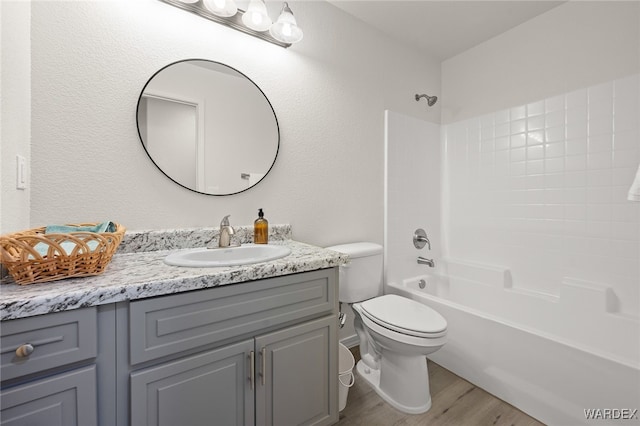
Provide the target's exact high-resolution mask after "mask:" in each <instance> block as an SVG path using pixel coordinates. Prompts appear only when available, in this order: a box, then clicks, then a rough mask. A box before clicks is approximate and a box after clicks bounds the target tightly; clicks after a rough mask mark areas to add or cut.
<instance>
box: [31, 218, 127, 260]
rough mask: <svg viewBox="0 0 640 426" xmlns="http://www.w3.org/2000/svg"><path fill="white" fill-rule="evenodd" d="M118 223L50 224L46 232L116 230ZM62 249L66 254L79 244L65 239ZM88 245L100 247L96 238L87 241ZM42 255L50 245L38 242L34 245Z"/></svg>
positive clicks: (92, 247)
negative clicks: (93, 224) (90, 224)
mask: <svg viewBox="0 0 640 426" xmlns="http://www.w3.org/2000/svg"><path fill="white" fill-rule="evenodd" d="M115 231H116V225H115V224H114V223H113V222H102V223H100V224H98V225H95V226H69V225H49V226H47V227H46V228H45V231H44V232H45V234H68V233H71V232H95V233H102V232H115ZM60 246H61V247H62V249H63V250H64V251H65V252H66V253H64V254H67V255H68V254H71V252H73V250H74V249H75V248H76V246H77V244H76V243H74V242H73V241H65V242H62V243H60ZM87 246H89V249H90V250H91V251H93V250H95V249H96V247H98V242H97V241H95V240H91V241H87ZM33 248H34V249H35V250H36V251H37V252H38V253H40V255H42V256H45V255H46V254H47V251H48V250H49V245H48V244H45V243H38V244H36V245H35V246H34V247H33Z"/></svg>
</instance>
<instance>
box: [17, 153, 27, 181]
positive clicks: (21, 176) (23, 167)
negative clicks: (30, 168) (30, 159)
mask: <svg viewBox="0 0 640 426" xmlns="http://www.w3.org/2000/svg"><path fill="white" fill-rule="evenodd" d="M16 189H27V160H26V159H25V158H24V157H23V156H22V155H16Z"/></svg>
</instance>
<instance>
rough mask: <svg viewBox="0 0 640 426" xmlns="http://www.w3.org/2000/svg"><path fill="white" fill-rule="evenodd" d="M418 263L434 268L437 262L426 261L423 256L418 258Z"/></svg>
mask: <svg viewBox="0 0 640 426" xmlns="http://www.w3.org/2000/svg"><path fill="white" fill-rule="evenodd" d="M418 263H419V264H421V265H427V266H428V267H430V268H433V267H435V266H436V264H435V262H434V261H433V259H425V258H424V257H422V256H418Z"/></svg>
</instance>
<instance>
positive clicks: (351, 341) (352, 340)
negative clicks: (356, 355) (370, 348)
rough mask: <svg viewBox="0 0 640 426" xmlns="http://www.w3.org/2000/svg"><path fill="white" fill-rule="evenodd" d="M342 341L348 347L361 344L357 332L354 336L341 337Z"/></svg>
mask: <svg viewBox="0 0 640 426" xmlns="http://www.w3.org/2000/svg"><path fill="white" fill-rule="evenodd" d="M340 343H342V344H343V345H345V346H346V347H347V348H352V347H354V346H358V345H359V344H360V339H358V335H357V334H354V335H352V336H349V337H345V338H343V339H340Z"/></svg>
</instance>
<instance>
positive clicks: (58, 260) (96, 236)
mask: <svg viewBox="0 0 640 426" xmlns="http://www.w3.org/2000/svg"><path fill="white" fill-rule="evenodd" d="M95 225H97V224H96V223H80V224H73V225H70V226H95ZM115 226H116V230H115V232H101V233H95V232H71V233H64V234H63V233H61V234H53V233H51V234H45V229H46V228H44V227H43V228H35V229H29V230H27V231H21V232H16V233H14V234H7V235H2V236H0V263H2V264H3V265H4V266H5V267H6V268H7V270H8V271H9V274H11V276H12V277H13V279H14V281H15V282H16V283H18V284H22V285H24V284H33V283H43V282H48V281H56V280H61V279H64V278H72V277H86V276H91V275H98V274H101V273H102V272H104V270H105V268H106V267H107V265H108V264H109V262H110V261H111V257H112V256H113V254H114V253H115V252H116V249H117V248H118V245H120V242H121V241H122V237H123V236H124V233H125V231H126V229H125V227H124V226H122V225H119V224H115ZM63 244H65V245H66V246H67V250H69V247H72V249H71V252H70V253H67V250H65V249H64V248H63V247H62V245H63ZM36 245H39V248H40V250H37V249H36V248H35V247H36ZM44 249H46V254H40V253H41V252H44Z"/></svg>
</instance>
